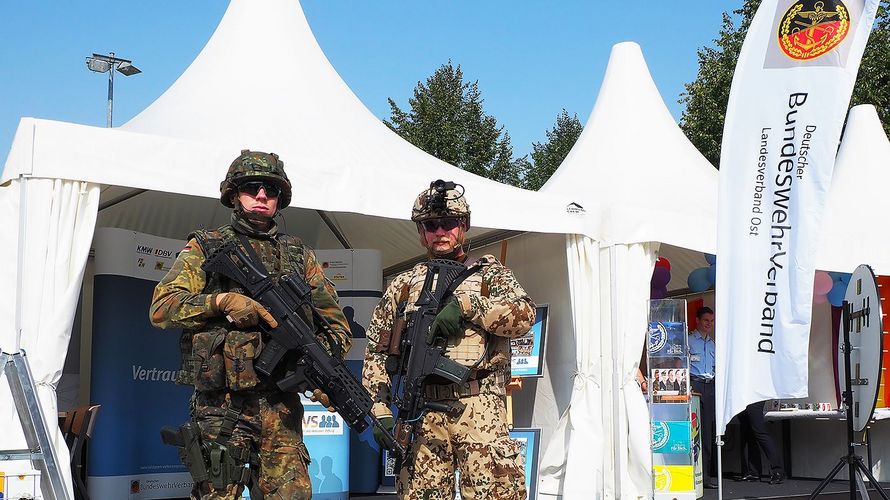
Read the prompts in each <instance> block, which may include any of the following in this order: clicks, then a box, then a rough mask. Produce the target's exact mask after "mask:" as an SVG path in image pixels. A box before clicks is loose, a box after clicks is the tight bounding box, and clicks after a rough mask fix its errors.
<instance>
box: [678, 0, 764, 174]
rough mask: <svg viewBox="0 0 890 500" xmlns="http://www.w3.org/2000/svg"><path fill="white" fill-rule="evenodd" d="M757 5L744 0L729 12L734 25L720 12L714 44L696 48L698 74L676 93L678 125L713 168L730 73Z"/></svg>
mask: <svg viewBox="0 0 890 500" xmlns="http://www.w3.org/2000/svg"><path fill="white" fill-rule="evenodd" d="M759 5H760V0H745V3H744V5H743V6H742V8H740V9H737V10H735V11H733V14H734V15H735V16H737V17H738V18H739V19H740V22H739V25H738V26H736V24H735V22H734V21H733V16H731V15H730V14H729V13H726V12H724V13H723V25H722V27H721V28H720V33H719V35H718V36H717V39H716V40H714V45H715V46H714V47H703V48H701V49H699V50H698V75H697V76H696V78H695V81H694V82H692V83H687V84H686V85H685V87H686V91H685V92H683V93H682V94H680V104H685V105H686V108H685V109H684V110H683V114H682V116H681V118H680V128H681V129H683V132H685V133H686V137H688V138H689V140H690V141H691V142H692V144H694V145H695V147H696V148H698V150H699V151H701V154H703V155H704V157H705V158H707V159H708V161H710V162H711V164H712V165H714V166H715V167H719V166H720V141H721V140H722V139H723V122H724V121H725V119H726V104H727V102H729V87H730V85H731V84H732V74H733V73H734V72H735V64H736V61H738V59H739V53H740V52H741V51H742V43H743V42H744V41H745V34H746V33H747V32H748V26H750V25H751V20H752V19H753V18H754V13H755V12H756V11H757V7H758V6H759Z"/></svg>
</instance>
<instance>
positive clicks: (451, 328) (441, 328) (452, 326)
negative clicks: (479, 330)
mask: <svg viewBox="0 0 890 500" xmlns="http://www.w3.org/2000/svg"><path fill="white" fill-rule="evenodd" d="M460 320H461V314H460V303H459V302H458V301H457V299H451V300H450V301H449V302H448V303H447V304H445V307H443V308H442V310H441V311H439V314H437V315H436V319H434V320H433V325H432V326H431V327H430V333H429V335H427V339H426V341H427V343H428V344H432V343H433V341H434V340H435V338H436V337H442V338H448V337H456V336H457V334H458V333H460V330H461V328H460Z"/></svg>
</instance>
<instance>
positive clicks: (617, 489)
mask: <svg viewBox="0 0 890 500" xmlns="http://www.w3.org/2000/svg"><path fill="white" fill-rule="evenodd" d="M617 275H618V255H617V252H616V251H615V245H611V246H609V294H610V295H611V297H610V299H609V309H610V310H611V311H610V312H611V314H612V321H610V326H611V328H610V330H611V336H612V340H611V342H610V347H611V349H610V351H611V354H612V373H611V387H612V425H611V431H612V473H613V475H614V481H615V483H614V486H613V488H614V490H613V494H614V495H615V498H616V499H620V498H621V449H620V448H621V447H620V446H619V444H620V443H621V436H619V435H618V434H619V429H620V428H621V427H620V426H619V425H618V419H619V418H620V409H619V408H618V404H619V403H620V398H619V395H618V385H619V380H620V377H619V373H620V372H619V366H618V353H617V352H615V351H616V349H615V343H616V342H617V341H618V336H619V335H620V329H619V325H620V323H621V318H620V317H619V316H618V313H619V311H618V283H617V280H616V279H615V277H616V276H617Z"/></svg>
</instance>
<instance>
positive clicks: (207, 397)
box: [192, 391, 312, 500]
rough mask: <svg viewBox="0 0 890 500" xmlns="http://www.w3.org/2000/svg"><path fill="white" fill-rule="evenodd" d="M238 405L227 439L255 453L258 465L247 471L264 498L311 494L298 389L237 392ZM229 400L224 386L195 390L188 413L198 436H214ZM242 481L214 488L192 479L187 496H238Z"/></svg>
mask: <svg viewBox="0 0 890 500" xmlns="http://www.w3.org/2000/svg"><path fill="white" fill-rule="evenodd" d="M239 394H240V395H241V396H242V397H243V399H244V402H243V410H242V413H241V417H240V418H239V420H238V423H237V424H236V425H235V430H234V432H233V433H232V438H231V440H230V442H231V443H232V444H233V445H234V446H238V447H241V448H249V449H250V450H251V452H252V453H255V454H257V455H258V456H259V461H260V467H259V470H258V471H257V470H254V471H253V472H252V473H251V480H252V482H253V484H254V485H259V488H260V489H261V490H262V491H263V493H264V497H265V499H266V500H303V499H309V498H311V497H312V483H311V482H310V480H309V472H308V470H307V466H308V464H309V453H308V452H307V451H306V446H305V445H304V444H303V406H302V404H300V396H299V395H298V394H288V393H280V392H275V393H268V392H265V393H261V392H250V391H245V392H241V393H239ZM230 404H231V400H230V396H229V394H227V393H226V392H225V391H207V392H196V393H195V399H194V408H193V418H194V420H195V421H196V422H198V424H199V425H200V427H201V436H202V438H203V439H205V440H213V439H215V438H216V436H217V434H218V433H219V429H220V426H221V425H222V422H223V416H224V415H225V411H226V409H227V408H228V407H229V405H230ZM243 489H244V485H238V484H230V485H229V486H228V487H227V488H226V489H225V490H215V489H214V488H213V486H212V485H211V484H209V483H206V482H205V483H201V484H196V485H195V490H193V491H192V498H193V499H197V498H200V499H201V500H217V499H219V500H222V499H228V500H231V499H233V498H241V492H242V490H243Z"/></svg>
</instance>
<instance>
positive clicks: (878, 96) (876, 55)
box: [850, 0, 890, 135]
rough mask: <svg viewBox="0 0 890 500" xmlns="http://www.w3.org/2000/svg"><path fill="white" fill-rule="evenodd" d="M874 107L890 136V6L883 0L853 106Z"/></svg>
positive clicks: (864, 59) (863, 63) (866, 50)
mask: <svg viewBox="0 0 890 500" xmlns="http://www.w3.org/2000/svg"><path fill="white" fill-rule="evenodd" d="M857 104H874V105H875V108H877V110H878V116H880V117H881V123H883V124H884V132H886V133H887V135H890V2H888V1H887V0H883V1H882V2H881V4H880V6H879V7H878V13H877V15H876V16H875V26H874V29H873V30H872V32H871V36H870V37H869V38H868V45H866V46H865V52H864V53H863V54H862V63H861V64H860V65H859V75H857V76H856V86H855V87H853V97H852V98H851V99H850V105H851V106H855V105H857Z"/></svg>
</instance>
